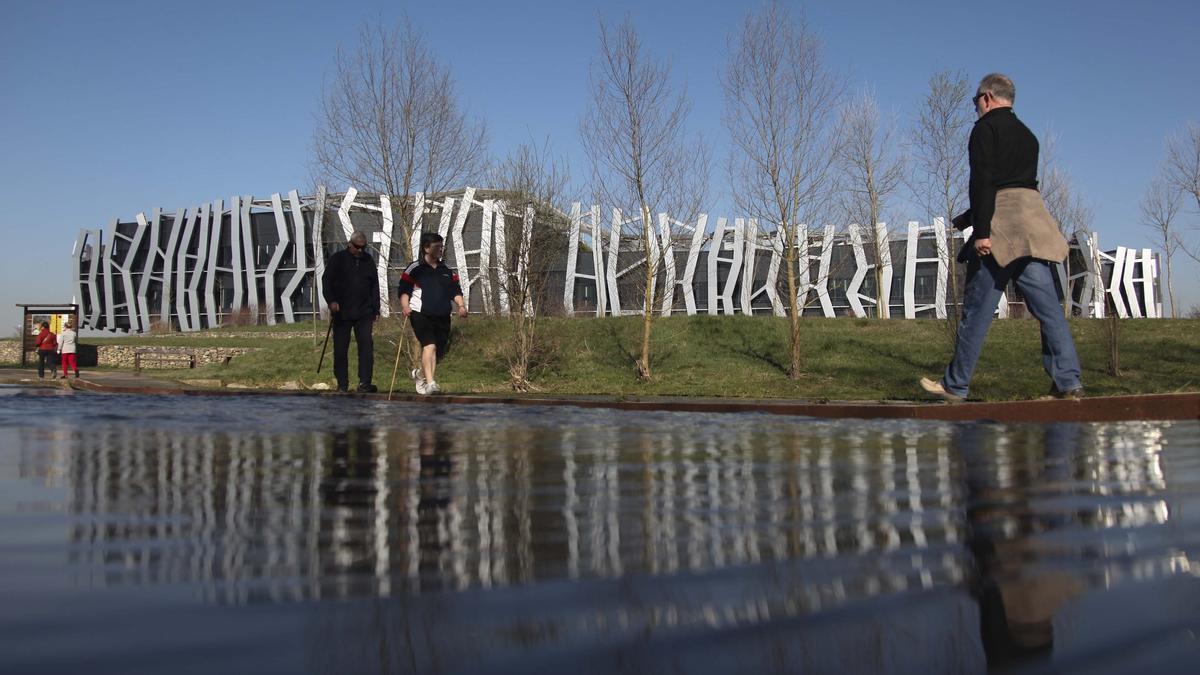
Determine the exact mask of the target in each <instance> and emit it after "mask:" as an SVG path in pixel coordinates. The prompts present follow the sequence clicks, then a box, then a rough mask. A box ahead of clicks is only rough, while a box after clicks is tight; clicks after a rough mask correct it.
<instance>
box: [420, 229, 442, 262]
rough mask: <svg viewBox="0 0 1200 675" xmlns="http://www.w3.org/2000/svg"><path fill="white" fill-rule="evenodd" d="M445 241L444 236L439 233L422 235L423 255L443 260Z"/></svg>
mask: <svg viewBox="0 0 1200 675" xmlns="http://www.w3.org/2000/svg"><path fill="white" fill-rule="evenodd" d="M445 247H446V244H445V240H444V239H442V235H440V234H438V233H437V232H424V233H422V234H421V253H422V254H424V255H428V256H433V258H434V259H435V260H441V259H442V251H443V250H444V249H445Z"/></svg>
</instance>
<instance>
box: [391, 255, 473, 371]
mask: <svg viewBox="0 0 1200 675" xmlns="http://www.w3.org/2000/svg"><path fill="white" fill-rule="evenodd" d="M445 247H446V246H445V242H444V241H443V240H442V236H441V235H440V234H438V233H436V232H426V233H424V234H422V235H421V257H420V258H417V259H416V260H415V261H413V262H412V263H411V264H410V265H409V266H408V267H406V268H405V269H404V274H402V275H400V286H399V291H400V310H401V311H402V312H404V316H407V317H408V320H409V322H410V323H412V327H413V334H414V335H416V336H417V340H418V341H420V343H421V367H420V368H414V369H413V371H412V377H413V381H414V383H415V384H416V389H417V393H418V394H436V393H438V392H440V391H441V390H442V388H441V387H439V386H438V383H437V382H436V381H435V380H434V379H433V376H434V371H435V370H436V369H437V362H438V360H439V359H441V358H442V357H444V356H445V355H446V345H447V344H448V343H449V341H450V311H451V309H457V311H458V316H459V318H462V319H465V318H467V305H466V303H465V302H464V301H463V295H462V285H461V284H459V282H458V275H457V274H455V272H454V270H452V269H450V268H449V267H447V266H446V263H444V262H442V253H443V252H444V251H445Z"/></svg>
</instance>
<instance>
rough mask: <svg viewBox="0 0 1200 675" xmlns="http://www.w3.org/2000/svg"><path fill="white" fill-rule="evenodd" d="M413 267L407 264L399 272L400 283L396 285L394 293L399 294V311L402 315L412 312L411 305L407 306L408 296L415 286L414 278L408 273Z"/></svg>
mask: <svg viewBox="0 0 1200 675" xmlns="http://www.w3.org/2000/svg"><path fill="white" fill-rule="evenodd" d="M413 269H415V267H414V266H413V265H411V264H410V265H409V266H408V267H406V268H405V269H404V271H403V272H401V274H400V283H399V284H398V285H397V286H396V293H397V294H398V295H399V296H400V311H401V312H402V313H403V314H404V316H408V315H410V314H412V307H410V306H409V298H410V296H411V295H412V292H413V288H415V285H414V284H415V280H414V279H413V278H412V275H411V274H410V270H413Z"/></svg>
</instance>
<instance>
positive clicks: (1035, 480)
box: [956, 424, 1196, 663]
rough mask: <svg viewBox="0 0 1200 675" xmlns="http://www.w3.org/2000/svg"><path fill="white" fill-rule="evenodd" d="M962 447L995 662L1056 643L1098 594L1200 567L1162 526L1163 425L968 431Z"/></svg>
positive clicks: (962, 432)
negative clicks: (1064, 619) (1071, 608)
mask: <svg viewBox="0 0 1200 675" xmlns="http://www.w3.org/2000/svg"><path fill="white" fill-rule="evenodd" d="M956 445H957V447H958V448H959V449H960V451H961V453H962V458H963V465H964V467H965V472H966V476H965V478H966V486H967V494H966V512H967V518H968V521H969V523H970V527H969V531H970V535H969V548H970V549H971V552H972V553H973V555H974V558H975V561H976V569H977V576H976V577H975V586H976V589H975V592H976V595H977V596H978V597H979V598H980V604H981V620H982V624H983V626H982V628H983V640H984V647H985V649H986V650H987V653H988V656H989V660H990V661H991V662H993V663H997V662H1005V661H1008V660H1011V659H1013V658H1017V657H1021V656H1023V655H1025V656H1027V655H1029V654H1031V653H1037V652H1039V651H1044V650H1047V649H1049V648H1051V647H1053V646H1054V634H1053V620H1054V617H1055V615H1056V614H1057V613H1058V612H1059V610H1060V609H1062V608H1063V606H1064V605H1066V604H1067V603H1068V602H1069V601H1070V600H1071V599H1072V598H1074V597H1076V596H1079V595H1080V594H1082V593H1084V592H1085V591H1087V590H1089V589H1105V588H1109V587H1111V586H1113V585H1116V584H1118V583H1121V582H1123V581H1128V580H1142V581H1144V580H1147V579H1153V578H1156V577H1159V576H1163V575H1171V574H1176V573H1179V572H1181V571H1188V570H1189V569H1192V566H1193V565H1194V564H1195V560H1196V558H1195V553H1194V552H1193V554H1192V557H1191V558H1190V559H1189V556H1188V554H1186V553H1184V552H1182V551H1179V550H1175V548H1174V546H1173V545H1172V542H1171V541H1169V540H1170V539H1171V538H1172V537H1177V536H1178V533H1177V532H1173V531H1172V530H1170V529H1168V528H1166V527H1164V526H1165V525H1167V524H1168V522H1169V520H1170V517H1171V508H1170V505H1169V500H1168V492H1167V484H1166V480H1165V476H1164V472H1163V468H1162V462H1163V453H1164V430H1163V429H1162V428H1160V427H1156V426H1151V425H1099V426H1096V425H1083V424H1055V425H1049V426H1046V427H1044V428H1036V427H1025V428H1018V429H1011V428H1004V427H997V426H989V425H964V426H962V427H960V428H959V429H958V431H957V438H956ZM1191 445H1192V447H1193V448H1194V447H1195V441H1194V440H1192V442H1191ZM1190 468H1191V471H1192V472H1194V470H1195V469H1194V467H1190ZM1180 478H1183V479H1184V480H1189V482H1190V480H1194V479H1192V478H1190V477H1188V478H1184V477H1183V476H1181V477H1180ZM1178 543H1183V542H1178Z"/></svg>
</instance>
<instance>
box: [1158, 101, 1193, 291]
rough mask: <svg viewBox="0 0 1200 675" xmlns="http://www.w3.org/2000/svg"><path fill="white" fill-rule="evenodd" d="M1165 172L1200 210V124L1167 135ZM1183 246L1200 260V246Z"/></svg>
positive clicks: (1189, 255) (1190, 124) (1174, 184)
mask: <svg viewBox="0 0 1200 675" xmlns="http://www.w3.org/2000/svg"><path fill="white" fill-rule="evenodd" d="M1163 174H1164V179H1165V181H1166V183H1167V185H1169V186H1170V187H1171V188H1173V189H1175V190H1178V191H1179V192H1182V193H1184V194H1188V195H1191V196H1192V198H1193V199H1195V200H1196V210H1197V211H1200V124H1196V123H1195V122H1188V124H1187V127H1186V128H1185V129H1184V130H1183V131H1182V132H1180V133H1178V134H1174V135H1171V136H1168V137H1167V161H1166V163H1165V165H1164V167H1163ZM1181 248H1182V249H1183V252H1184V253H1186V254H1187V256H1188V257H1189V258H1191V259H1192V260H1195V261H1196V262H1200V246H1197V247H1196V248H1192V247H1190V246H1187V245H1182V246H1181ZM1172 304H1173V303H1172Z"/></svg>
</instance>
